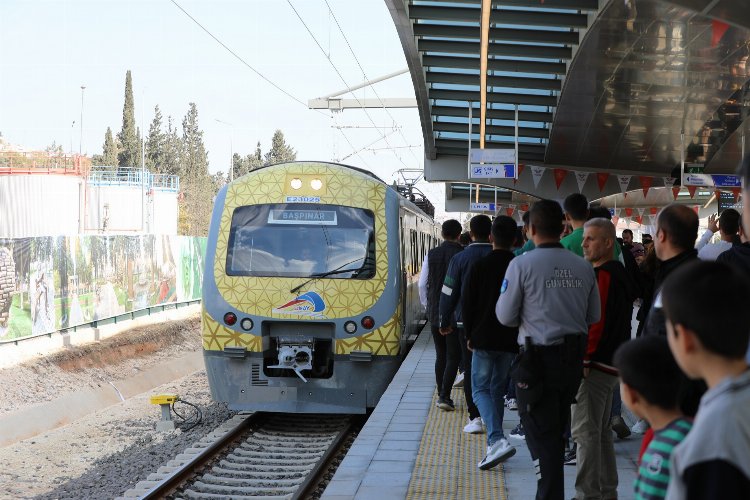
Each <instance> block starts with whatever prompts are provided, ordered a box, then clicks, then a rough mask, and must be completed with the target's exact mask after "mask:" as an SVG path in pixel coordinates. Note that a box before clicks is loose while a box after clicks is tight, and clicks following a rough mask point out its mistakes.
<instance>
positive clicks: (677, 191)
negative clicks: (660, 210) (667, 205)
mask: <svg viewBox="0 0 750 500" xmlns="http://www.w3.org/2000/svg"><path fill="white" fill-rule="evenodd" d="M680 189H681V188H680V186H675V187H673V188H672V196H674V199H675V200H676V199H677V195H678V194H680Z"/></svg>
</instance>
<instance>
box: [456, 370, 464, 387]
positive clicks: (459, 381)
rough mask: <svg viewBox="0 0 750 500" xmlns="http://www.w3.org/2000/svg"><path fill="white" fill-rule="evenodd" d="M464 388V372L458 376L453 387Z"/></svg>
mask: <svg viewBox="0 0 750 500" xmlns="http://www.w3.org/2000/svg"><path fill="white" fill-rule="evenodd" d="M463 386H464V372H459V374H458V375H456V381H455V382H453V387H456V388H458V387H463Z"/></svg>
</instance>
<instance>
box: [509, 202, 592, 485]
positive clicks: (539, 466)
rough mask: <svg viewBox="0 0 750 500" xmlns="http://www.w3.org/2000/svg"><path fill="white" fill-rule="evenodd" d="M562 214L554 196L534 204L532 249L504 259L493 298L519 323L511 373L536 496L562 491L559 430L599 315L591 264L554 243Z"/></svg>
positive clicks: (565, 420)
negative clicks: (497, 291) (517, 348)
mask: <svg viewBox="0 0 750 500" xmlns="http://www.w3.org/2000/svg"><path fill="white" fill-rule="evenodd" d="M562 221H563V212H562V208H561V207H560V205H559V204H558V203H557V202H556V201H553V200H541V201H538V202H537V203H535V204H534V205H533V207H532V208H531V215H530V220H529V223H530V231H531V238H532V239H533V240H534V244H535V245H536V249H535V250H534V251H533V252H529V253H526V254H524V255H521V256H519V257H516V258H515V259H513V260H512V261H511V263H510V265H509V266H508V270H507V271H506V273H505V280H504V281H503V284H502V287H501V290H500V291H501V293H500V298H499V299H498V301H497V304H496V306H495V313H496V314H497V319H498V320H499V321H500V323H502V324H504V325H508V326H518V327H519V332H518V345H519V346H520V350H521V353H520V355H519V357H518V358H517V359H516V361H515V362H514V366H513V369H512V371H511V376H512V379H513V383H514V384H515V386H516V399H517V401H518V413H519V415H520V417H521V422H522V423H523V426H524V429H525V431H526V443H527V445H528V447H529V451H530V452H531V458H532V460H534V466H535V468H536V473H537V492H536V498H537V499H538V500H541V499H557V500H561V499H562V498H563V494H564V479H563V453H564V450H565V443H564V439H563V433H564V432H565V429H566V426H567V424H568V419H569V418H570V405H571V403H572V402H573V399H574V397H575V394H576V391H577V390H578V386H579V385H580V383H581V376H582V372H583V351H584V347H585V335H586V334H587V332H588V329H589V325H591V324H593V323H595V322H597V321H598V320H599V315H600V300H599V289H598V287H597V284H596V275H595V273H594V269H593V268H592V267H591V264H589V263H588V262H586V261H585V260H584V259H582V258H581V257H578V256H577V255H574V254H573V253H571V252H569V251H567V250H565V249H564V248H563V246H562V245H561V244H560V233H562V230H563V222H562Z"/></svg>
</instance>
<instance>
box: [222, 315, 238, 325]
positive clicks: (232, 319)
mask: <svg viewBox="0 0 750 500" xmlns="http://www.w3.org/2000/svg"><path fill="white" fill-rule="evenodd" d="M224 323H226V324H227V325H229V326H232V325H233V324H235V323H237V315H236V314H234V313H233V312H228V313H226V314H225V315H224Z"/></svg>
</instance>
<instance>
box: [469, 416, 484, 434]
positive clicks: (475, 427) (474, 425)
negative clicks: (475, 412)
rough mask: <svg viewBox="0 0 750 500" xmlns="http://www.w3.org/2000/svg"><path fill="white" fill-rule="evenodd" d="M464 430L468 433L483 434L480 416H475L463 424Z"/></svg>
mask: <svg viewBox="0 0 750 500" xmlns="http://www.w3.org/2000/svg"><path fill="white" fill-rule="evenodd" d="M464 432H467V433H469V434H484V426H483V425H482V417H477V418H475V419H473V420H469V423H468V424H466V425H465V426H464Z"/></svg>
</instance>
